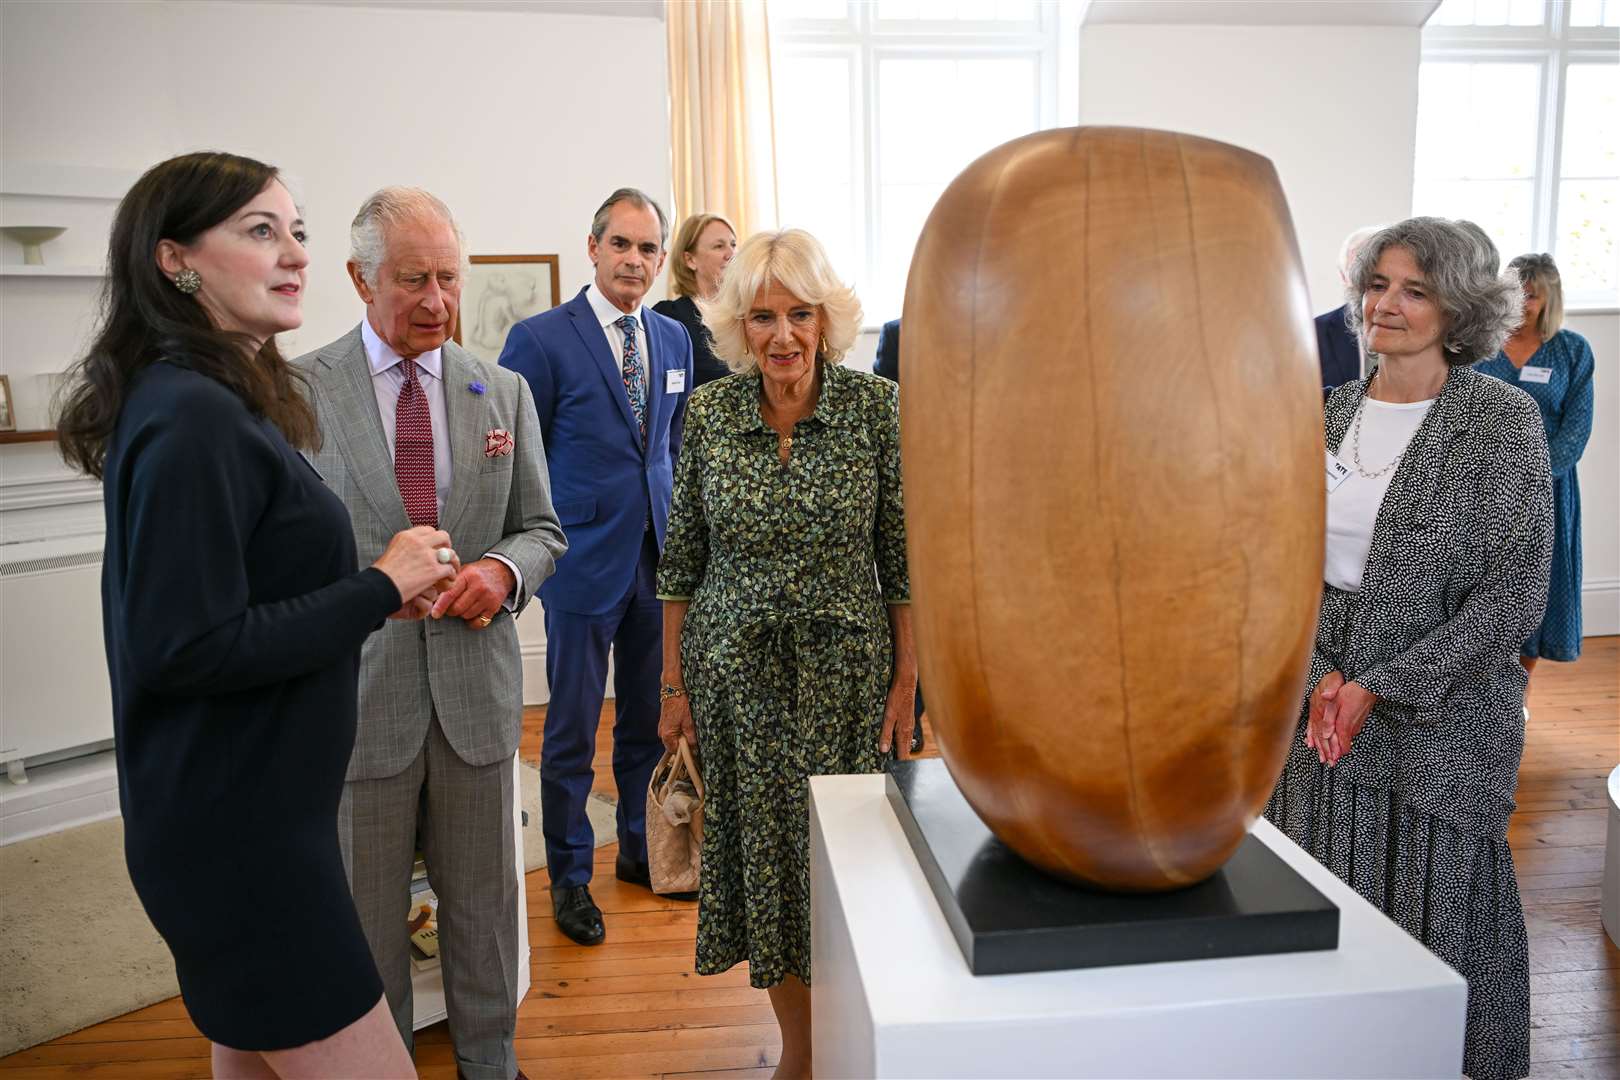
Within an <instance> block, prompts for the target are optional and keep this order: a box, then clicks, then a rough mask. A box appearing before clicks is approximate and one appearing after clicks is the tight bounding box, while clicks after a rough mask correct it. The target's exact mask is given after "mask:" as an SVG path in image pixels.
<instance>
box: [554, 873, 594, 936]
mask: <svg viewBox="0 0 1620 1080" xmlns="http://www.w3.org/2000/svg"><path fill="white" fill-rule="evenodd" d="M551 911H552V913H553V914H554V915H556V916H557V929H559V930H561V931H562V932H563V933H564V934H566V935H568V937H569V938H570V939H571V940H573V941H577V942H579V944H581V945H600V944H602V939H603V938H605V937H607V931H606V930H605V929H603V927H602V909H601V908H599V907H597V906H596V901H595V900H592V899H591V887H590V886H589V885H564V886H563V887H562V888H560V889H557V888H554V889H552V890H551Z"/></svg>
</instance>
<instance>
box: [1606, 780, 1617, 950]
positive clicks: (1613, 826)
mask: <svg viewBox="0 0 1620 1080" xmlns="http://www.w3.org/2000/svg"><path fill="white" fill-rule="evenodd" d="M1605 790H1606V791H1607V792H1608V794H1609V833H1608V836H1609V839H1608V846H1607V847H1605V848H1604V849H1603V929H1604V930H1606V931H1607V932H1608V934H1609V940H1610V941H1612V942H1614V944H1615V947H1616V948H1620V765H1616V766H1615V767H1614V771H1613V772H1611V773H1609V783H1608V786H1607V788H1605Z"/></svg>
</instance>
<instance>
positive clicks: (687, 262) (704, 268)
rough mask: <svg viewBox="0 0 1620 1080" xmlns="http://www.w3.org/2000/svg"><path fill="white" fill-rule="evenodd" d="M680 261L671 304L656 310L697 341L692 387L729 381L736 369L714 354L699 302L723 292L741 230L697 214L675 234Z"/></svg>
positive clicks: (673, 271)
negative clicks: (724, 277)
mask: <svg viewBox="0 0 1620 1080" xmlns="http://www.w3.org/2000/svg"><path fill="white" fill-rule="evenodd" d="M672 254H673V255H674V258H673V259H671V260H670V264H669V284H670V287H671V288H672V289H673V290H674V291H675V296H674V298H673V299H670V300H660V301H658V303H656V304H654V305H653V310H654V311H656V312H658V314H660V315H667V316H668V317H669V318H671V319H674V320H675V321H676V322H678V323H680V324H681V325H682V326H684V327H686V333H687V335H688V336H689V337H691V339H692V388H693V389H694V390H695V389H697V388H698V387H700V386H702V385H703V384H704V383H710V382H713V381H714V380H716V379H723V378H725V377H726V376H727V375H730V374H731V370H730V369H729V368H727V367H726V365H725V364H724V363H723V362H722V361H721V360H720V359H719V358H718V357H716V356H715V355H714V342H713V341H712V340H711V339H710V337H709V331H708V329H707V328H705V327H704V325H703V315H702V313H701V312H699V311H698V306H697V301H699V300H713V299H714V297H715V295H716V294H717V293H718V292H719V291H720V275H721V274H722V273H724V272H725V269H726V265H727V264H728V263H730V262H731V258H732V256H733V255H735V254H737V230H736V229H734V228H732V227H731V222H729V221H727V220H726V219H725V218H723V217H721V216H720V215H719V214H693V215H692V216H691V217H689V218H687V219H686V220H685V221H683V222H681V227H680V228H679V229H676V230H675V244H674V246H673V251H672Z"/></svg>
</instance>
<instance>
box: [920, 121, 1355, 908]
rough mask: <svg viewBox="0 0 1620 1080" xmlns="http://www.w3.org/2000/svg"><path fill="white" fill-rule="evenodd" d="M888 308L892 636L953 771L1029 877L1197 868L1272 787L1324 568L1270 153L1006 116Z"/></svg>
mask: <svg viewBox="0 0 1620 1080" xmlns="http://www.w3.org/2000/svg"><path fill="white" fill-rule="evenodd" d="M904 319H905V323H904V325H905V334H904V336H903V339H902V340H903V346H902V354H901V365H902V369H903V375H902V379H901V385H902V386H903V387H904V389H903V391H902V393H901V444H902V447H903V459H904V469H905V490H906V517H907V532H908V535H909V543H910V559H911V562H910V567H911V580H912V587H913V589H914V595H915V606H914V619H915V627H916V634H917V643H918V650H917V651H918V656H919V661H920V664H921V673H922V686H923V688H924V690H925V692H926V693H927V696H928V712H929V716H930V719H931V720H932V722H933V726H934V730H935V732H936V733H937V735H938V738H939V742H940V745H941V749H942V750H943V753H944V757H945V761H946V763H947V764H948V765H949V766H950V769H951V774H952V775H953V776H954V777H955V778H956V781H957V783H958V784H959V785H960V786H961V789H962V792H963V794H964V795H966V797H967V799H968V801H969V802H970V803H971V804H972V806H973V808H974V809H975V810H976V811H977V812H978V813H979V815H980V816H981V817H983V818H984V820H985V822H986V823H987V824H988V825H989V826H990V828H991V829H992V830H993V831H994V832H995V834H996V835H997V836H999V837H1000V838H1001V839H1002V840H1003V841H1005V842H1006V843H1007V844H1008V845H1009V846H1011V847H1012V848H1013V850H1015V851H1017V852H1018V853H1019V854H1020V855H1022V856H1023V857H1024V858H1026V859H1028V860H1029V861H1031V862H1033V863H1034V864H1036V865H1037V866H1040V867H1042V868H1043V869H1045V870H1048V871H1050V872H1052V873H1056V874H1059V875H1062V876H1066V877H1070V878H1074V879H1079V880H1083V881H1086V882H1089V883H1092V884H1095V885H1100V886H1103V887H1105V888H1113V889H1127V890H1157V889H1170V888H1177V887H1180V886H1184V885H1189V884H1192V883H1193V882H1196V881H1200V880H1202V879H1203V878H1205V877H1207V876H1209V875H1210V874H1212V873H1213V872H1214V871H1215V870H1216V869H1218V868H1219V867H1220V865H1221V864H1222V862H1224V861H1225V860H1226V858H1227V857H1228V856H1229V855H1230V854H1231V853H1232V852H1233V851H1234V850H1235V849H1236V847H1237V845H1238V843H1239V842H1240V841H1241V840H1242V838H1243V835H1244V833H1245V831H1246V830H1247V828H1248V826H1249V825H1250V823H1251V822H1252V821H1253V820H1254V817H1255V815H1256V814H1258V813H1259V811H1260V809H1261V808H1262V807H1263V806H1264V804H1265V801H1266V799H1267V797H1268V796H1269V795H1270V793H1271V790H1272V786H1273V784H1274V783H1275V782H1276V779H1277V774H1278V772H1279V770H1280V769H1281V766H1282V759H1283V755H1284V754H1285V752H1286V750H1287V745H1288V740H1289V736H1290V734H1291V733H1292V731H1293V728H1294V724H1295V721H1296V719H1297V715H1298V713H1297V710H1298V708H1299V701H1300V693H1301V691H1302V689H1303V686H1304V678H1305V670H1306V663H1307V658H1308V655H1309V650H1310V647H1311V641H1312V637H1313V634H1314V631H1315V622H1316V608H1317V600H1318V596H1319V594H1320V590H1321V587H1322V550H1323V539H1322V528H1323V525H1322V522H1323V503H1324V484H1323V474H1322V471H1321V470H1322V461H1321V459H1322V411H1321V391H1320V386H1319V379H1318V375H1317V364H1316V356H1315V341H1314V338H1313V337H1312V323H1311V315H1310V311H1309V309H1308V307H1307V302H1306V294H1305V286H1304V279H1303V275H1302V272H1301V269H1300V262H1299V254H1298V250H1297V248H1296V246H1295V242H1294V233H1293V227H1292V224H1291V222H1290V220H1289V216H1288V210H1287V206H1286V204H1285V202H1284V200H1283V196H1282V191H1281V188H1280V186H1279V185H1278V182H1277V176H1276V171H1275V170H1274V169H1273V168H1272V165H1271V163H1270V162H1269V161H1267V160H1266V159H1265V158H1262V157H1259V156H1258V155H1255V154H1252V153H1249V152H1247V151H1244V150H1239V149H1237V148H1236V147H1232V146H1228V145H1226V144H1224V143H1217V142H1212V141H1210V140H1206V139H1198V138H1193V137H1190V136H1185V135H1176V134H1173V133H1170V132H1158V131H1145V130H1138V129H1131V128H1071V129H1066V130H1061V131H1049V132H1042V133H1039V134H1035V135H1031V136H1028V137H1026V138H1022V139H1018V140H1016V141H1014V142H1010V143H1007V144H1006V145H1004V146H1002V147H1000V148H998V149H996V150H994V151H992V152H991V153H989V154H987V155H986V156H984V157H982V158H980V159H979V160H978V161H976V162H974V163H973V164H972V165H970V166H969V167H968V168H967V170H966V171H965V172H963V173H962V175H960V176H959V177H957V178H956V180H955V181H954V182H952V184H951V185H950V187H949V188H947V189H946V191H945V194H944V195H943V196H941V198H940V200H939V203H938V205H937V206H936V207H935V208H934V212H933V214H932V215H931V216H930V217H929V219H928V223H927V225H926V226H925V227H924V229H923V232H922V236H921V238H920V239H919V241H918V243H917V251H916V255H915V257H914V258H913V260H912V264H911V276H910V279H909V281H908V283H907V289H906V304H905V313H904Z"/></svg>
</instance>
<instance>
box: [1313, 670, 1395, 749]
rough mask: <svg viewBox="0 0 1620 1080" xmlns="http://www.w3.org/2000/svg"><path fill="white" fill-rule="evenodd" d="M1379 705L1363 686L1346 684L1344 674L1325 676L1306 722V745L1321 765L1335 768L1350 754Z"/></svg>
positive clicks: (1319, 684) (1314, 697) (1372, 694)
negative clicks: (1341, 759)
mask: <svg viewBox="0 0 1620 1080" xmlns="http://www.w3.org/2000/svg"><path fill="white" fill-rule="evenodd" d="M1376 704H1378V695H1377V694H1375V693H1373V692H1372V691H1371V690H1368V689H1367V688H1366V687H1364V686H1362V685H1361V684H1360V683H1355V682H1346V681H1345V678H1344V675H1343V674H1342V673H1341V672H1337V671H1330V672H1328V673H1327V674H1326V675H1324V676H1322V678H1321V681H1319V682H1318V683H1317V684H1316V689H1314V690H1312V691H1311V704H1310V713H1309V715H1308V716H1307V718H1306V721H1305V745H1306V746H1308V747H1310V748H1311V749H1313V750H1315V751H1316V756H1317V758H1318V759H1319V760H1320V761H1321V762H1322V764H1324V765H1327V766H1330V767H1331V766H1334V765H1337V764H1338V763H1339V759H1340V758H1342V757H1344V755H1346V754H1348V753H1349V752H1350V744H1351V743H1352V742H1353V741H1354V739H1355V738H1356V736H1357V735H1360V734H1361V729H1362V727H1363V726H1364V725H1365V724H1366V723H1367V717H1368V716H1369V715H1370V714H1371V713H1372V708H1373V706H1374V705H1376Z"/></svg>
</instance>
